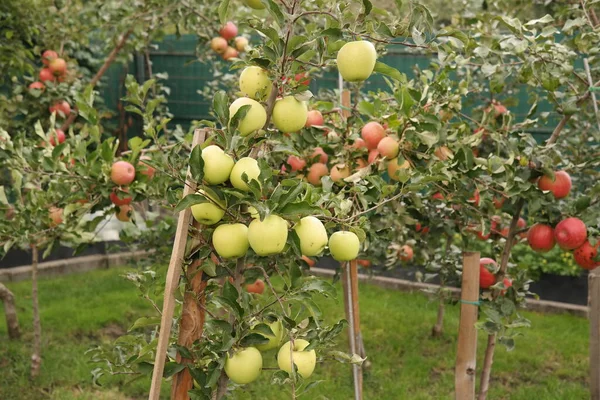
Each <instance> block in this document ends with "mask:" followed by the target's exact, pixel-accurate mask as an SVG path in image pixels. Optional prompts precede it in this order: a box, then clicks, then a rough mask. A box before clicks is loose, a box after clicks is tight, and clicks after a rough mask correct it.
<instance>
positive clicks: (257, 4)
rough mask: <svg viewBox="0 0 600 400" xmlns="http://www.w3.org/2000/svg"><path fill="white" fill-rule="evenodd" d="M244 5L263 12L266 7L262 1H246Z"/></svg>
mask: <svg viewBox="0 0 600 400" xmlns="http://www.w3.org/2000/svg"><path fill="white" fill-rule="evenodd" d="M244 3H245V4H246V5H247V6H248V7H250V8H254V9H255V10H262V9H264V8H265V5H264V4H263V3H261V1H260V0H244Z"/></svg>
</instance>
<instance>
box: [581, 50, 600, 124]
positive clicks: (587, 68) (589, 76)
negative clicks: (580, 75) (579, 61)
mask: <svg viewBox="0 0 600 400" xmlns="http://www.w3.org/2000/svg"><path fill="white" fill-rule="evenodd" d="M583 67H584V68H585V74H586V75H587V81H588V85H589V88H588V90H592V87H593V86H594V82H593V81H592V73H591V72H590V63H589V61H588V59H587V58H584V59H583ZM591 93H592V105H593V106H594V113H595V115H596V122H597V123H598V131H600V117H599V116H598V103H597V102H596V93H594V92H591Z"/></svg>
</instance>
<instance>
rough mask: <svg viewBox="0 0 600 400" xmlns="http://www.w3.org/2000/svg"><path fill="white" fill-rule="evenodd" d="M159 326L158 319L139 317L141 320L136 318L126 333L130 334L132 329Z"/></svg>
mask: <svg viewBox="0 0 600 400" xmlns="http://www.w3.org/2000/svg"><path fill="white" fill-rule="evenodd" d="M159 324H160V317H141V318H138V319H137V320H136V321H135V322H134V323H133V325H131V327H130V328H129V329H128V330H127V331H128V332H131V331H133V330H134V329H138V328H143V327H145V326H152V325H159Z"/></svg>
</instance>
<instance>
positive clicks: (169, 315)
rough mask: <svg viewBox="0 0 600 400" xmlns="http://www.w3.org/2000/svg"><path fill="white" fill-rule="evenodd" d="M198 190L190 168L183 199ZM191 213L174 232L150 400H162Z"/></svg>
mask: <svg viewBox="0 0 600 400" xmlns="http://www.w3.org/2000/svg"><path fill="white" fill-rule="evenodd" d="M205 135H206V131H205V130H203V129H196V131H195V132H194V138H193V140H192V149H193V148H194V147H196V145H199V144H201V143H202V142H204V138H205ZM195 191H196V182H195V180H194V179H192V177H191V175H190V170H189V168H188V172H187V176H186V182H185V187H184V189H183V197H185V196H187V195H189V194H192V193H194V192H195ZM191 215H192V212H191V210H190V209H189V208H186V209H185V210H183V211H181V212H180V213H179V217H178V220H177V230H176V231H175V241H174V243H173V251H172V253H171V260H170V261H169V270H168V271H167V279H166V284H165V295H164V301H163V310H162V318H161V320H160V331H159V334H158V345H157V347H156V356H155V359H154V370H153V371H152V384H151V386H150V394H149V395H148V399H149V400H159V397H160V387H161V384H162V376H163V371H164V368H165V359H166V357H167V347H168V346H169V338H170V336H171V325H172V324H173V312H174V309H175V292H176V291H177V288H178V286H179V278H180V276H181V267H182V265H183V259H184V257H185V247H186V243H187V237H188V230H189V228H190V216H191Z"/></svg>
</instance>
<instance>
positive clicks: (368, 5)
mask: <svg viewBox="0 0 600 400" xmlns="http://www.w3.org/2000/svg"><path fill="white" fill-rule="evenodd" d="M362 3H363V7H364V8H365V11H364V13H363V14H364V16H365V17H366V16H368V15H369V14H371V10H373V4H371V2H370V1H369V0H362Z"/></svg>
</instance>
